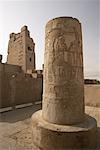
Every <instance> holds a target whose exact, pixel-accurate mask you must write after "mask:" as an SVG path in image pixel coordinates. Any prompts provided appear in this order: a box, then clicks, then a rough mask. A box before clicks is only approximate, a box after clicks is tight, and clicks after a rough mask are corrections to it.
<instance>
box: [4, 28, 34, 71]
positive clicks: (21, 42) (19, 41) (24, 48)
mask: <svg viewBox="0 0 100 150" xmlns="http://www.w3.org/2000/svg"><path fill="white" fill-rule="evenodd" d="M34 50H35V43H34V41H33V39H32V38H31V37H30V32H29V31H28V27H27V26H23V27H22V28H21V32H20V33H17V34H15V33H11V34H10V39H9V44H8V56H7V63H8V64H13V65H18V66H21V67H22V69H23V71H24V72H25V73H28V72H30V70H34V69H35V51H34Z"/></svg>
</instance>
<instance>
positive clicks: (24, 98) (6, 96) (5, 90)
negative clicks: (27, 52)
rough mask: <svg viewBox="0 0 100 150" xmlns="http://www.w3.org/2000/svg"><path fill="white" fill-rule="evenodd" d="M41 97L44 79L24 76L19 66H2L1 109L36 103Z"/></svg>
mask: <svg viewBox="0 0 100 150" xmlns="http://www.w3.org/2000/svg"><path fill="white" fill-rule="evenodd" d="M8 68H9V69H8ZM41 97H42V77H40V78H38V77H37V78H33V77H32V76H31V75H29V74H24V73H23V72H22V70H21V68H20V67H19V66H14V65H7V64H0V108H5V107H13V106H16V105H21V104H26V103H34V102H36V101H39V100H41Z"/></svg>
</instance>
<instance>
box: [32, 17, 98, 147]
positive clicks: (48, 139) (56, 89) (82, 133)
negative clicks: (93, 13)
mask: <svg viewBox="0 0 100 150" xmlns="http://www.w3.org/2000/svg"><path fill="white" fill-rule="evenodd" d="M44 56H45V57H44V58H45V60H44V77H43V102H42V110H40V111H37V112H36V113H35V114H33V116H32V132H33V136H32V138H33V139H32V141H33V150H41V149H42V150H66V149H70V150H71V149H75V150H76V149H91V148H93V149H94V148H95V146H96V129H97V123H96V120H95V119H94V118H92V117H91V116H88V115H87V114H85V109H84V107H85V104H84V74H83V50H82V29H81V23H80V22H79V21H78V20H77V19H76V18H72V17H59V18H55V19H52V20H50V21H49V22H48V23H47V25H46V30H45V53H44Z"/></svg>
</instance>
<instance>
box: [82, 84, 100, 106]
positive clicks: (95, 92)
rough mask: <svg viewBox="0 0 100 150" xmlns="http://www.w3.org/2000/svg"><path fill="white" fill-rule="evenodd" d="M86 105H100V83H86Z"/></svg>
mask: <svg viewBox="0 0 100 150" xmlns="http://www.w3.org/2000/svg"><path fill="white" fill-rule="evenodd" d="M84 89H85V90H84V91H85V105H87V106H94V107H100V85H91V84H90V85H85V87H84Z"/></svg>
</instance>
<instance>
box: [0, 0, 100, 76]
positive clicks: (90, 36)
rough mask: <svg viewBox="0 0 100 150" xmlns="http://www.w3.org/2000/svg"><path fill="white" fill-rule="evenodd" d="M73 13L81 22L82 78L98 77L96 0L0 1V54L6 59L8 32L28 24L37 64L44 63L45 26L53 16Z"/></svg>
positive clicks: (99, 22)
mask: <svg viewBox="0 0 100 150" xmlns="http://www.w3.org/2000/svg"><path fill="white" fill-rule="evenodd" d="M59 16H72V17H74V18H78V19H79V21H80V22H81V24H82V35H83V53H84V72H85V77H90V78H99V79H100V2H99V0H37V1H36V0H33V1H32V0H31V1H30V0H22V1H19V0H18V1H6V0H3V1H0V53H1V54H3V62H6V56H7V47H8V40H9V34H10V33H11V32H15V33H17V32H20V28H21V27H22V26H23V25H27V26H28V28H29V31H30V33H31V37H32V38H33V39H34V42H35V44H36V47H35V52H36V67H37V69H41V68H42V64H43V62H44V45H45V42H44V41H45V25H46V23H47V22H48V21H49V20H50V19H52V18H55V17H59Z"/></svg>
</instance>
